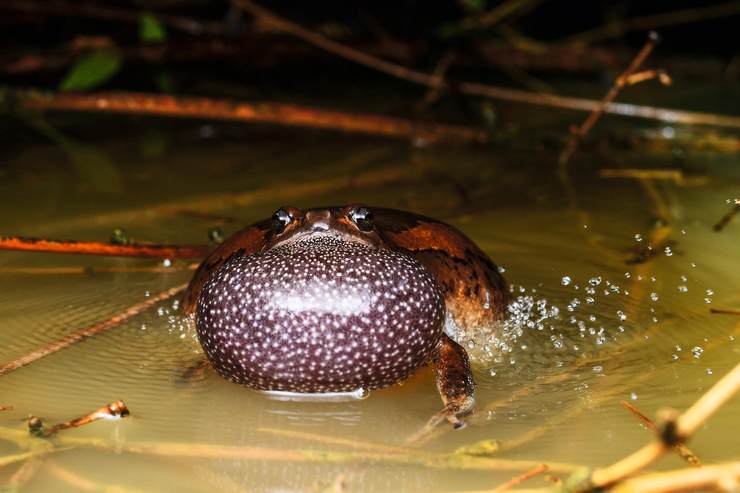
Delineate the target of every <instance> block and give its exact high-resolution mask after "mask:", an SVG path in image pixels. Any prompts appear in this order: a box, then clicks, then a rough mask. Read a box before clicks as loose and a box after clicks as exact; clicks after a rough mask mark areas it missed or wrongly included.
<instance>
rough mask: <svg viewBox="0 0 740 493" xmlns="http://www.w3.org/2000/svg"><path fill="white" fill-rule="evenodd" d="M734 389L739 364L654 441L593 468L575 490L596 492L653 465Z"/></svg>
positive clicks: (737, 387)
mask: <svg viewBox="0 0 740 493" xmlns="http://www.w3.org/2000/svg"><path fill="white" fill-rule="evenodd" d="M738 390H740V364H738V365H737V366H735V368H733V369H732V370H731V371H730V372H729V373H728V374H727V375H725V376H724V377H722V379H720V380H719V381H718V382H717V383H715V384H714V386H712V388H710V389H709V390H708V391H707V392H706V393H705V394H704V395H703V396H701V397H700V398H699V400H697V401H696V402H695V403H694V404H693V405H692V406H691V407H690V408H689V409H688V410H687V411H686V412H684V413H683V414H682V415H680V416H678V417H676V418H670V419H668V420H667V421H666V422H665V424H664V425H663V426H662V428H661V433H660V436H659V437H658V440H656V441H654V442H652V443H649V444H648V445H645V446H644V447H642V448H641V449H639V450H638V451H636V452H634V453H633V454H631V455H629V456H627V457H625V458H624V459H622V460H620V461H618V462H616V463H614V464H612V465H611V466H609V467H605V468H602V469H596V470H595V471H593V473H592V474H591V477H590V479H589V480H588V481H587V484H585V485H584V486H585V487H584V488H583V489H580V490H579V491H596V490H600V489H602V488H605V487H607V486H610V485H613V484H615V483H617V482H619V481H621V480H623V479H625V478H627V477H629V476H631V475H633V474H635V473H636V472H638V471H641V470H642V469H644V468H646V467H647V466H649V465H651V464H653V463H654V462H655V461H657V460H658V459H659V458H661V457H662V456H663V455H664V454H665V453H666V452H667V451H668V450H670V448H671V446H673V445H675V444H676V443H684V442H685V441H686V440H688V439H689V437H691V435H693V434H694V432H696V430H698V429H699V427H701V426H702V425H703V424H704V422H705V421H706V420H707V419H708V418H709V417H710V416H711V415H712V414H714V413H715V412H716V411H717V410H718V409H719V408H720V407H721V406H722V405H723V404H724V403H725V402H727V401H728V400H729V399H730V398H732V396H733V395H735V393H736V392H737V391H738Z"/></svg>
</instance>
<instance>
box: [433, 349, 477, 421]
mask: <svg viewBox="0 0 740 493" xmlns="http://www.w3.org/2000/svg"><path fill="white" fill-rule="evenodd" d="M433 363H434V372H435V377H436V382H437V390H438V391H439V395H440V396H441V397H442V403H443V404H444V408H443V409H442V411H440V412H439V413H437V415H436V416H435V417H434V418H432V420H431V421H430V423H429V425H432V426H434V424H436V423H439V422H441V421H442V420H444V419H446V420H447V421H449V422H450V423H451V424H452V425H453V426H454V427H455V428H456V429H458V428H462V427H464V426H465V422H464V421H462V420H461V418H462V417H463V416H465V415H467V414H470V412H471V411H472V410H473V407H474V406H475V382H474V381H473V373H472V371H471V370H470V361H469V360H468V353H467V352H466V351H465V349H464V348H463V347H462V346H461V345H459V344H458V343H456V342H455V341H453V340H452V339H450V338H449V337H448V336H447V335H443V336H442V340H441V341H440V342H439V345H438V346H437V350H436V352H435V354H434V358H433ZM433 422H436V423H433ZM429 425H428V426H429Z"/></svg>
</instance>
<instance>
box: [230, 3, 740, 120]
mask: <svg viewBox="0 0 740 493" xmlns="http://www.w3.org/2000/svg"><path fill="white" fill-rule="evenodd" d="M232 3H233V4H234V5H236V6H237V7H239V8H240V9H242V10H244V11H246V12H249V13H251V14H252V15H254V16H255V17H257V18H258V19H260V21H262V22H264V23H267V24H269V25H271V26H272V27H273V28H275V29H277V30H281V31H283V32H285V33H288V34H291V35H293V36H295V37H297V38H300V39H302V40H303V41H305V42H307V43H309V44H312V45H314V46H316V47H318V48H321V49H322V50H325V51H327V52H329V53H333V54H334V55H337V56H339V57H342V58H344V59H346V60H349V61H351V62H354V63H358V64H360V65H364V66H366V67H370V68H372V69H374V70H377V71H379V72H383V73H385V74H388V75H391V76H393V77H396V78H399V79H402V80H405V81H408V82H412V83H414V84H419V85H422V86H427V87H440V88H447V89H449V87H447V84H446V82H445V80H444V78H442V77H438V76H437V77H435V76H433V75H432V74H428V73H425V72H420V71H418V70H413V69H410V68H408V67H404V66H403V65H398V64H396V63H393V62H389V61H387V60H384V59H382V58H378V57H376V56H373V55H370V54H368V53H365V52H363V51H360V50H356V49H354V48H350V47H348V46H345V45H343V44H341V43H338V42H336V41H334V40H331V39H329V38H327V37H325V36H322V35H321V34H318V33H316V32H313V31H311V30H309V29H306V28H304V27H302V26H300V25H298V24H296V23H294V22H292V21H289V20H287V19H285V18H283V17H280V16H278V15H277V14H275V13H274V12H272V11H270V10H268V9H266V8H264V7H261V6H260V5H258V4H256V3H254V2H252V1H251V0H233V2H232ZM454 89H455V90H456V91H459V92H460V93H463V94H467V95H469V96H481V97H486V98H491V99H501V100H504V101H511V102H516V103H525V104H533V105H538V106H549V107H554V108H563V109H569V110H576V111H594V110H596V109H599V108H600V107H601V106H602V104H601V102H600V101H596V100H592V99H586V98H575V97H567V96H557V95H554V94H544V93H535V92H530V91H522V90H518V89H509V88H506V87H499V86H491V85H488V84H481V83H477V82H465V81H463V82H456V83H455V87H454ZM603 111H604V112H605V113H611V114H615V115H622V116H628V117H633V118H646V119H651V120H658V121H663V122H670V123H684V124H693V125H716V126H726V127H731V128H740V117H736V116H726V115H717V114H712V113H698V112H691V111H683V110H677V109H672V108H659V107H653V106H642V105H635V104H627V103H609V104H607V105H606V107H604V108H603Z"/></svg>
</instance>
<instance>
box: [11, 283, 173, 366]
mask: <svg viewBox="0 0 740 493" xmlns="http://www.w3.org/2000/svg"><path fill="white" fill-rule="evenodd" d="M187 287H188V285H187V284H181V285H179V286H175V287H174V288H170V289H168V290H167V291H163V292H161V293H159V294H158V295H156V296H152V297H150V298H148V299H147V300H146V301H142V302H141V303H137V304H135V305H133V306H131V307H129V308H127V309H125V310H123V311H122V312H119V313H117V314H115V315H113V316H112V317H110V318H108V319H107V320H104V321H102V322H98V323H96V324H93V325H91V326H89V327H86V328H84V329H82V330H80V331H77V332H74V333H72V334H69V335H68V336H65V337H63V338H61V339H59V340H58V341H55V342H52V343H51V344H48V345H47V346H45V347H43V348H41V349H37V350H36V351H33V352H32V353H29V354H27V355H25V356H22V357H20V358H17V359H15V360H13V361H11V362H9V363H6V364H4V365H0V376H3V375H5V374H7V373H10V372H11V371H13V370H17V369H18V368H21V367H23V366H26V365H29V364H31V363H33V362H34V361H37V360H40V359H41V358H43V357H45V356H48V355H50V354H54V353H56V352H57V351H61V350H62V349H64V348H66V347H68V346H71V345H72V344H75V343H77V342H80V341H82V340H84V339H87V338H88V337H92V336H94V335H96V334H100V333H101V332H105V331H106V330H108V329H112V328H113V327H117V326H119V325H121V324H122V323H123V322H125V321H126V320H128V319H130V318H132V317H135V316H136V315H138V314H140V313H142V312H144V311H145V310H147V309H149V308H151V307H152V306H154V305H156V304H157V303H160V302H162V301H165V300H168V299H170V298H172V297H174V296H177V295H178V294H180V293H181V292H183V291H185V288H187Z"/></svg>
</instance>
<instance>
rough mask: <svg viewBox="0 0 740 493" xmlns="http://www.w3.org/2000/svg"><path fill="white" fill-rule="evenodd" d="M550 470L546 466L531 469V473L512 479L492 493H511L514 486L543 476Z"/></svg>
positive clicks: (541, 465)
mask: <svg viewBox="0 0 740 493" xmlns="http://www.w3.org/2000/svg"><path fill="white" fill-rule="evenodd" d="M547 469H548V467H547V465H546V464H540V465H539V466H537V467H535V468H533V469H530V470H529V471H527V472H525V473H524V474H522V475H520V476H517V477H514V478H511V479H510V480H508V481H507V482H505V483H503V484H502V485H500V486H497V487H496V488H494V490H493V492H492V493H501V492H503V491H509V490H510V489H511V488H513V487H514V486H518V485H520V484H522V483H523V482H525V481H526V480H528V479H532V478H533V477H535V476H537V475H539V474H542V473H543V472H546V471H547Z"/></svg>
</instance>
